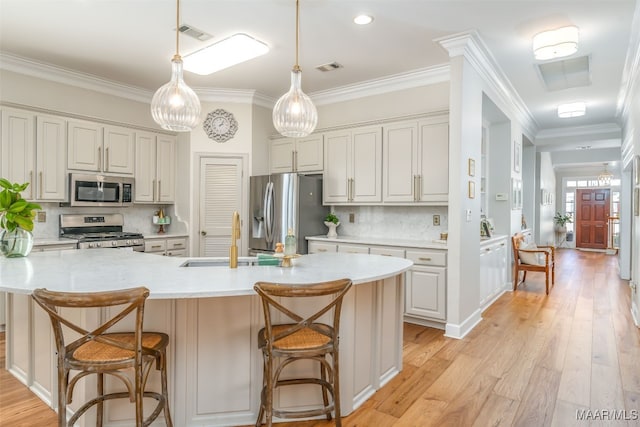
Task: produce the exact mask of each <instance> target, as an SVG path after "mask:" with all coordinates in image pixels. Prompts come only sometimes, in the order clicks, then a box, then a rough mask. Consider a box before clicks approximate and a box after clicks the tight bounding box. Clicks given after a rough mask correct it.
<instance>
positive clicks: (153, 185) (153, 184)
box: [151, 179, 156, 202]
mask: <svg viewBox="0 0 640 427" xmlns="http://www.w3.org/2000/svg"><path fill="white" fill-rule="evenodd" d="M151 187H152V188H151V201H153V202H155V201H156V180H155V179H154V180H152V181H151Z"/></svg>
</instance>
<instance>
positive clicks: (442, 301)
mask: <svg viewBox="0 0 640 427" xmlns="http://www.w3.org/2000/svg"><path fill="white" fill-rule="evenodd" d="M323 252H346V253H364V254H366V253H369V254H371V255H383V256H395V257H399V258H407V259H410V260H411V261H413V267H411V270H409V271H408V272H407V273H406V275H405V300H404V303H405V304H404V320H405V322H409V323H416V324H419V325H425V326H431V327H438V328H443V329H444V324H445V322H446V320H447V311H446V307H447V251H446V250H445V249H416V248H403V247H399V246H374V245H367V244H361V243H339V242H336V243H333V242H327V241H318V240H311V241H309V253H310V254H314V253H323Z"/></svg>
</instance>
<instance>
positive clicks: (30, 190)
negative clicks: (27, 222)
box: [29, 171, 33, 199]
mask: <svg viewBox="0 0 640 427" xmlns="http://www.w3.org/2000/svg"><path fill="white" fill-rule="evenodd" d="M29 184H31V185H30V186H29V198H30V199H33V171H29Z"/></svg>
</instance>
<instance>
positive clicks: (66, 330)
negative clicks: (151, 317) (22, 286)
mask: <svg viewBox="0 0 640 427" xmlns="http://www.w3.org/2000/svg"><path fill="white" fill-rule="evenodd" d="M148 296H149V290H148V289H147V288H144V287H139V288H132V289H123V290H118V291H107V292H92V293H78V292H75V293H74V292H54V291H48V290H46V289H36V290H34V291H33V294H32V297H33V299H34V300H35V301H36V302H37V303H38V304H39V305H40V306H41V307H42V308H43V309H44V310H45V311H46V312H47V314H48V315H49V317H50V319H51V324H52V326H53V332H54V336H55V341H56V349H57V353H58V425H59V426H60V427H63V426H73V425H74V424H75V423H76V421H77V420H78V419H79V418H80V417H81V416H82V415H83V414H84V413H85V412H86V411H87V410H88V409H89V408H91V407H92V406H94V405H95V406H96V407H97V425H98V426H102V418H103V411H102V410H103V403H104V401H106V400H110V399H117V398H128V399H129V401H130V402H135V410H136V426H137V427H142V426H147V425H149V424H151V422H153V420H155V419H156V418H157V417H158V415H160V412H161V411H164V417H165V421H166V424H167V426H169V427H172V426H173V423H172V421H171V415H170V413H169V400H168V393H167V354H166V348H167V344H168V343H169V337H168V336H167V335H166V334H164V333H160V332H143V331H142V323H143V317H144V305H145V300H146V298H147V297H148ZM114 306H119V307H114ZM90 307H114V308H113V312H111V313H108V314H113V315H109V316H108V317H109V319H108V320H106V321H105V322H104V323H102V324H101V325H99V326H98V327H97V328H96V329H93V330H90V331H89V330H86V329H85V328H83V327H82V326H80V325H78V324H77V323H74V322H73V321H71V320H68V319H67V318H65V317H63V316H62V314H61V313H60V308H64V309H65V310H64V314H66V315H67V316H68V317H70V316H69V314H71V313H72V311H69V310H70V309H84V308H90ZM129 313H133V314H134V316H135V330H134V331H133V332H109V330H111V329H112V327H113V326H114V325H116V324H118V322H120V321H121V320H122V319H124V318H125V316H127V315H128V314H129ZM71 337H72V338H71ZM154 363H155V366H156V369H158V370H159V371H160V376H161V381H162V392H161V393H156V392H151V391H144V390H145V385H146V382H147V378H148V376H149V372H150V370H151V367H152V365H153V364H154ZM71 371H74V372H73V373H72V372H71ZM76 371H77V372H76ZM127 373H130V375H131V374H133V377H134V378H133V381H132V379H131V378H130V375H127ZM90 374H96V375H97V396H96V397H94V398H93V399H91V400H89V401H88V402H86V403H84V404H83V405H82V406H80V408H79V409H78V410H77V411H76V412H75V413H74V414H73V416H72V417H71V418H70V419H69V421H67V404H70V403H71V402H72V400H73V388H74V386H75V385H76V384H77V382H78V380H80V379H81V378H83V377H85V376H87V375H90ZM105 374H106V375H111V376H113V377H115V378H119V379H120V380H121V381H122V382H123V383H124V384H125V386H126V388H127V391H124V392H112V393H105V392H104V376H105ZM145 397H146V398H153V399H155V400H157V401H158V404H157V405H156V408H155V409H154V411H153V412H152V413H151V414H150V415H149V416H148V417H147V419H144V415H143V398H145Z"/></svg>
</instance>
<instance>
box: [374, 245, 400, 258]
mask: <svg viewBox="0 0 640 427" xmlns="http://www.w3.org/2000/svg"><path fill="white" fill-rule="evenodd" d="M369 253H370V254H371V255H384V256H394V257H397V258H404V249H399V248H391V247H387V246H372V247H371V248H369Z"/></svg>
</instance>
